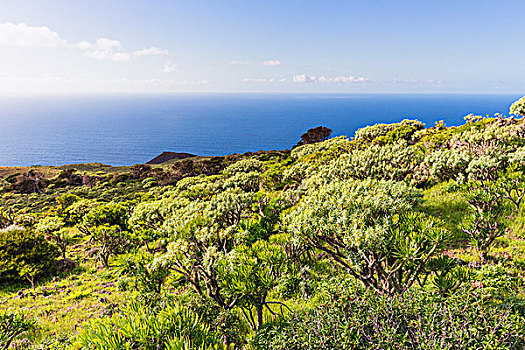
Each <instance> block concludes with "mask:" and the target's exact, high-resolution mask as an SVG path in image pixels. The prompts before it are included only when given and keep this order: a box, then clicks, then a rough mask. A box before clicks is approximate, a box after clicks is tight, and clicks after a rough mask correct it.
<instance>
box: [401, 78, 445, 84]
mask: <svg viewBox="0 0 525 350" xmlns="http://www.w3.org/2000/svg"><path fill="white" fill-rule="evenodd" d="M391 82H392V83H394V84H412V85H441V84H443V81H442V80H435V79H426V80H417V79H408V80H391Z"/></svg>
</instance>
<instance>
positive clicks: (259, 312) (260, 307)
mask: <svg viewBox="0 0 525 350" xmlns="http://www.w3.org/2000/svg"><path fill="white" fill-rule="evenodd" d="M256 307H257V329H259V328H261V326H262V325H263V322H264V321H263V304H261V305H257V306H256Z"/></svg>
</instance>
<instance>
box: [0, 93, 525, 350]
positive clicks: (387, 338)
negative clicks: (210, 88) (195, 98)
mask: <svg viewBox="0 0 525 350" xmlns="http://www.w3.org/2000/svg"><path fill="white" fill-rule="evenodd" d="M522 100H523V99H522ZM522 100H520V101H521V102H520V101H517V102H516V103H515V104H513V106H512V107H511V111H510V112H511V113H512V114H514V115H518V116H522V115H524V113H523V112H522V109H523V108H522V105H523V101H522ZM520 108H521V109H520ZM465 119H466V123H465V124H464V125H461V126H458V127H447V126H445V125H444V124H443V123H442V122H438V123H436V125H435V126H433V127H430V128H426V127H425V125H423V124H422V123H421V122H419V121H416V120H403V121H401V122H399V123H394V124H377V125H373V126H368V127H365V128H362V129H360V130H358V131H357V132H356V135H355V137H354V138H352V139H349V138H347V137H337V138H332V139H327V138H328V137H329V135H330V132H331V130H330V129H328V128H324V127H317V128H314V129H310V130H309V131H308V132H306V133H305V134H303V136H302V138H301V141H299V143H298V144H297V145H296V146H295V147H294V148H293V149H292V150H284V151H268V152H264V151H261V152H257V153H247V154H243V155H237V154H234V155H230V156H225V157H193V158H186V159H180V160H171V161H169V162H166V163H162V164H158V165H134V166H132V167H118V168H114V167H110V166H105V165H102V164H96V163H94V164H80V165H72V166H63V167H31V168H0V304H1V305H3V307H2V310H1V311H0V349H32V350H37V349H39V350H43V349H67V350H77V349H105V350H106V349H107V350H117V349H118V350H120V349H152V350H156V349H185V350H190V349H231V350H233V349H246V350H259V349H260V350H263V349H265V350H267V349H269V350H271V349H298V350H299V349H334V350H335V349H523V348H524V347H525V293H524V292H523V291H524V290H525V289H524V287H525V209H524V206H523V198H524V197H525V120H522V119H515V118H514V117H509V118H507V117H505V116H502V115H496V116H494V117H480V116H473V115H469V116H467V117H466V118H465Z"/></svg>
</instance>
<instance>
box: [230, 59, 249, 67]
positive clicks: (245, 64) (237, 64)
mask: <svg viewBox="0 0 525 350" xmlns="http://www.w3.org/2000/svg"><path fill="white" fill-rule="evenodd" d="M229 64H231V65H233V66H249V65H251V64H252V62H250V61H237V60H233V61H230V62H229Z"/></svg>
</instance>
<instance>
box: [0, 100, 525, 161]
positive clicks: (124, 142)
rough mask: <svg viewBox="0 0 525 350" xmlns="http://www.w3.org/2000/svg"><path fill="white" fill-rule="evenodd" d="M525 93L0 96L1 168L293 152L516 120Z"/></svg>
mask: <svg viewBox="0 0 525 350" xmlns="http://www.w3.org/2000/svg"><path fill="white" fill-rule="evenodd" d="M520 97H521V95H503V94H502V95H458V94H456V95H430V94H429V95H427V94H419V95H408V94H403V95H401V94H399V95H397V94H351V95H345V94H195V95H190V94H176V95H175V94H174V95H104V96H103V95H100V96H99V95H90V96H60V97H59V96H55V97H50V96H46V97H0V166H28V165H63V164H72V163H87V162H100V163H105V164H109V165H131V164H137V163H145V162H147V161H149V160H151V159H152V158H154V157H155V156H157V155H158V154H160V153H162V152H163V151H173V152H188V153H193V154H197V155H226V154H232V153H244V152H249V151H258V150H271V149H275V150H276V149H287V148H288V149H289V148H290V147H292V146H293V145H294V144H295V143H296V142H297V141H298V140H299V139H300V137H301V134H302V133H303V132H305V131H306V130H307V129H309V128H312V127H316V126H319V125H323V126H327V127H329V128H331V129H332V130H333V134H332V135H333V136H339V135H349V136H352V135H353V134H354V132H355V131H356V130H357V129H358V128H360V127H363V126H366V125H371V124H375V123H389V122H396V121H400V120H402V119H405V118H409V119H418V120H421V121H423V122H424V123H426V124H427V126H433V125H434V123H435V122H436V121H439V120H443V121H444V122H445V123H446V124H447V125H459V124H462V123H463V117H464V116H465V115H467V114H469V113H474V114H481V115H485V114H490V115H492V114H494V113H502V114H506V113H508V108H509V106H510V105H511V103H512V102H514V101H515V100H517V99H518V98H520Z"/></svg>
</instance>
